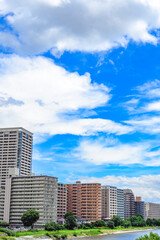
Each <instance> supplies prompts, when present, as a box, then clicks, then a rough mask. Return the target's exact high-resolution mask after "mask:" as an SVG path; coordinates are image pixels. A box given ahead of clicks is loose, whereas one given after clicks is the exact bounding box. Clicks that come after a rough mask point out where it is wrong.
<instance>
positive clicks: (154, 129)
mask: <svg viewBox="0 0 160 240" xmlns="http://www.w3.org/2000/svg"><path fill="white" fill-rule="evenodd" d="M125 123H127V124H128V125H130V126H132V127H133V128H134V129H135V130H137V131H141V132H144V133H149V134H158V133H160V116H142V117H137V118H133V119H130V120H128V121H125Z"/></svg>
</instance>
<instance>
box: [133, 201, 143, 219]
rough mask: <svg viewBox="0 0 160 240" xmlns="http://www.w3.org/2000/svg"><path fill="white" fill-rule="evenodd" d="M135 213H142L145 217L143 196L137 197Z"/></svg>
mask: <svg viewBox="0 0 160 240" xmlns="http://www.w3.org/2000/svg"><path fill="white" fill-rule="evenodd" d="M135 214H140V215H142V217H143V218H144V219H145V203H144V202H143V201H142V198H141V197H136V201H135Z"/></svg>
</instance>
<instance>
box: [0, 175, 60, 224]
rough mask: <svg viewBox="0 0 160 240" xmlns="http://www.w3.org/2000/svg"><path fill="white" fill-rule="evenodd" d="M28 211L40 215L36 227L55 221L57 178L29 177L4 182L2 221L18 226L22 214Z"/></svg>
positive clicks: (14, 178) (11, 178)
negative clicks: (33, 211) (35, 211)
mask: <svg viewBox="0 0 160 240" xmlns="http://www.w3.org/2000/svg"><path fill="white" fill-rule="evenodd" d="M29 209H35V210H37V211H38V212H39V214H40V218H39V220H38V221H37V223H36V224H35V225H36V226H43V225H44V224H45V223H47V222H50V221H54V222H56V221H57V178H55V177H49V176H33V175H30V176H23V177H10V178H8V179H7V180H6V194H5V205H4V220H5V221H6V222H9V223H10V224H11V225H14V226H20V225H22V222H21V217H22V215H23V213H24V212H25V211H27V210H29Z"/></svg>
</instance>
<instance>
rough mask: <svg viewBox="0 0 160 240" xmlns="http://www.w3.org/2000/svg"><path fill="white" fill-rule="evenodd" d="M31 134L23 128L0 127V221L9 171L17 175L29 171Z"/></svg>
mask: <svg viewBox="0 0 160 240" xmlns="http://www.w3.org/2000/svg"><path fill="white" fill-rule="evenodd" d="M32 135H33V134H32V133H31V132H29V131H27V130H25V129H24V128H0V221H2V220H3V215H4V196H5V182H6V178H7V177H9V173H10V171H11V172H12V171H15V172H16V173H17V174H18V175H19V176H25V175H28V174H30V172H31V160H32ZM13 169H14V170H13Z"/></svg>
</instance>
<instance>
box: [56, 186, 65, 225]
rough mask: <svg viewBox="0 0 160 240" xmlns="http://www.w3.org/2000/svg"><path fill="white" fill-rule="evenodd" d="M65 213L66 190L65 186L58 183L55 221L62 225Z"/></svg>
mask: <svg viewBox="0 0 160 240" xmlns="http://www.w3.org/2000/svg"><path fill="white" fill-rule="evenodd" d="M66 212H67V190H66V185H65V184H63V183H58V192H57V221H58V223H60V224H63V223H64V216H65V214H66Z"/></svg>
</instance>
